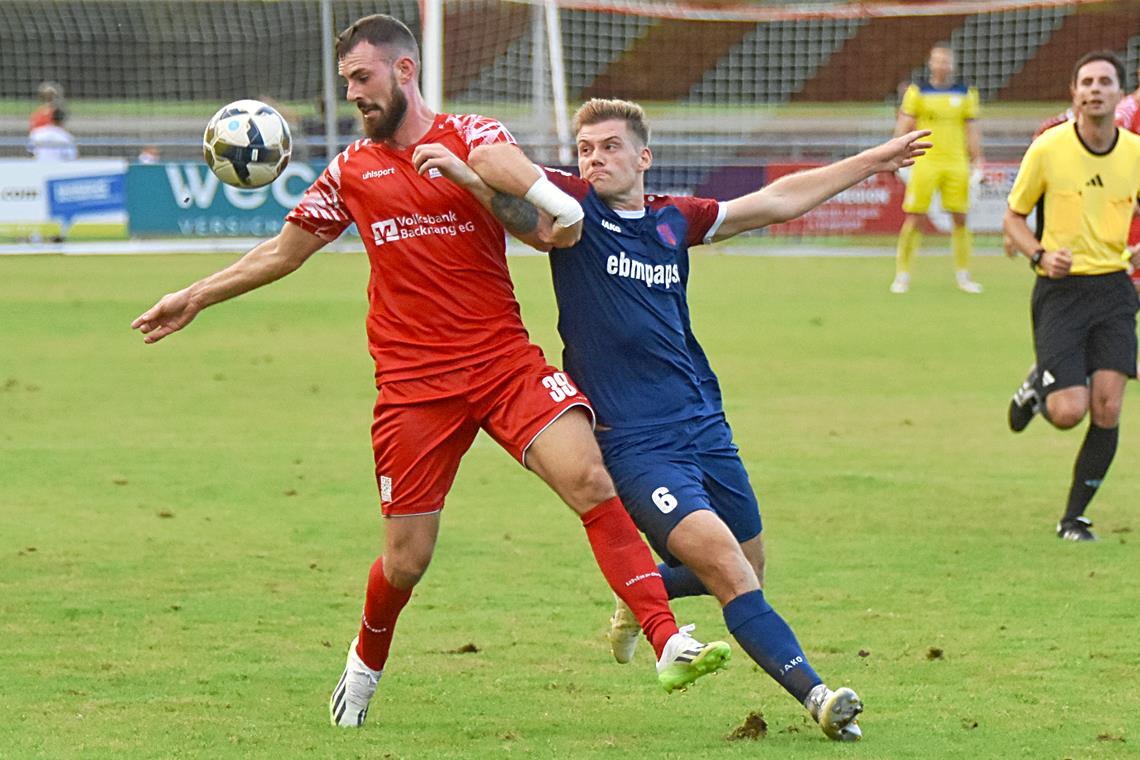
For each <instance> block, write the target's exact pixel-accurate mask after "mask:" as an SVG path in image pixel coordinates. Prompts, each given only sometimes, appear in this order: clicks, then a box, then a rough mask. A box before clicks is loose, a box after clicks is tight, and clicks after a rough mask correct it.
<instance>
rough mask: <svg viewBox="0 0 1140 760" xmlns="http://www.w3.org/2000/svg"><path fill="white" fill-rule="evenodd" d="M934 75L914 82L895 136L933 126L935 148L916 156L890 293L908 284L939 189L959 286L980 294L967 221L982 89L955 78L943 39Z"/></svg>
mask: <svg viewBox="0 0 1140 760" xmlns="http://www.w3.org/2000/svg"><path fill="white" fill-rule="evenodd" d="M927 66H928V68H929V71H930V78H929V79H924V80H918V81H916V82H914V83H912V84H911V85H910V86H909V87H908V88H907V89H906V93H905V94H904V95H903V100H902V105H901V106H900V107H899V115H898V121H897V122H896V124H895V135H896V136H897V135H902V134H906V133H907V132H909V131H911V130H912V129H929V130H930V132H931V135H930V138H929V140H930V142H932V143H934V147H933V148H931V149H930V150H928V151H927V152H926V155H925V156H923V157H922V158H920V159H918V160H917V161H915V164H914V168H913V169H912V170H911V172H910V177H909V180H908V181H907V186H906V196H905V197H904V199H903V211H904V212H905V213H906V219H905V220H904V221H903V226H902V230H900V231H899V242H898V254H897V257H896V264H895V279H894V282H892V283H891V292H892V293H906V292H907V291H908V290H909V289H910V277H911V268H912V266H913V263H914V257H915V255H916V254H917V252H918V247H919V243H920V242H921V239H922V232H921V230H920V229H919V223H920V222H921V220H922V217H923V216H925V215H926V212H927V211H928V210H929V209H930V201H931V198H932V197H933V196H934V191H935V190H937V191H938V192H939V194H940V195H941V198H942V207H943V208H944V209H946V211H948V212H950V216H951V218H952V219H953V222H954V228H953V231H952V232H951V233H950V246H951V249H952V250H953V252H954V268H955V270H956V273H955V274H956V278H957V283H958V288H959V289H961V290H963V291H965V292H966V293H981V292H982V286H981V285H979V284H978V283H976V282H974V281H973V280H972V279H970V271H969V267H970V253H971V249H972V247H973V241H972V239H971V236H970V230H969V228H968V227H967V226H966V212H967V211H969V209H970V178H971V174H972V171H973V169H977V168H978V167H980V166H981V163H982V161H983V158H982V137H981V133H980V132H979V130H978V127H977V122H976V119H977V118H978V91H977V90H976V89H974V88H973V87H968V86H967V85H966V84H964V83H962V82H957V81H955V79H954V52H953V51H952V50H951V49H950V46H949V45H947V44H945V43H939V44H937V45H935V46H934V47H933V48H932V49H931V51H930V60H929V61H928V63H927Z"/></svg>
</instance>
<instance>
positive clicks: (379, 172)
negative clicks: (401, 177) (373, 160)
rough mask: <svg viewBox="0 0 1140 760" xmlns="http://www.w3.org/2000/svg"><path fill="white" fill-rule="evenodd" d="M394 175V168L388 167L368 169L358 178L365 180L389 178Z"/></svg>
mask: <svg viewBox="0 0 1140 760" xmlns="http://www.w3.org/2000/svg"><path fill="white" fill-rule="evenodd" d="M395 173H396V167H394V166H389V167H388V168H386V169H370V170H368V171H366V172H364V174H361V175H360V178H361V179H365V180H368V179H376V178H378V177H387V176H389V175H391V174H395Z"/></svg>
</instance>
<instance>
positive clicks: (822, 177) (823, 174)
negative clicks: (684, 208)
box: [714, 130, 931, 240]
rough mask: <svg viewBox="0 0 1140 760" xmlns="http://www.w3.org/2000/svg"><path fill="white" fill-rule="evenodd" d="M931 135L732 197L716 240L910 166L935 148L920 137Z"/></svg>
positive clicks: (915, 135) (912, 136)
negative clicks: (927, 150)
mask: <svg viewBox="0 0 1140 760" xmlns="http://www.w3.org/2000/svg"><path fill="white" fill-rule="evenodd" d="M929 134H930V132H929V131H926V130H918V131H913V132H908V133H906V134H904V135H902V136H901V137H895V138H893V139H891V140H888V141H887V142H885V143H883V144H882V145H877V146H875V147H874V148H869V149H867V150H865V151H863V152H862V153H859V154H858V155H854V156H851V157H849V158H845V159H843V160H842V161H837V162H835V163H834V164H828V165H827V166H821V167H819V168H818V169H809V170H808V171H803V172H797V173H796V174H789V175H788V176H786V177H781V178H780V179H778V180H776V181H775V182H773V183H772V184H770V185H768V186H766V187H763V188H761V189H759V190H757V191H756V192H754V193H749V194H748V195H744V196H741V197H740V198H736V199H734V200H731V201H729V202H728V203H727V204H725V206H726V208H725V217H724V222H722V223H721V225H720V228H719V229H718V230H717V232H716V236H715V238H714V239H715V240H724V239H725V238H730V237H732V236H733V235H738V234H740V233H741V232H746V231H748V230H755V229H759V228H761V227H765V226H767V225H769V224H775V223H778V222H786V221H788V220H789V219H795V218H796V217H797V216H800V215H802V214H805V213H807V212H808V211H811V210H812V209H813V208H815V207H816V206H818V205H819V204H821V203H823V202H824V201H826V200H827V199H828V198H830V197H831V196H833V195H835V194H836V193H838V192H840V191H842V190H846V189H847V188H849V187H851V186H852V185H854V184H856V183H857V182H861V181H862V180H865V179H866V178H867V177H870V176H872V175H873V174H876V173H878V172H893V171H897V170H898V169H901V168H902V167H904V166H910V165H911V164H913V163H914V159H915V158H916V157H917V156H921V155H923V154H924V153H925V152H926V149H927V148H929V147H931V145H930V143H928V142H920V141H921V140H922V138H924V137H926V136H927V135H929Z"/></svg>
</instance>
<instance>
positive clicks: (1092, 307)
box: [1004, 51, 1140, 541]
mask: <svg viewBox="0 0 1140 760" xmlns="http://www.w3.org/2000/svg"><path fill="white" fill-rule="evenodd" d="M1123 82H1124V64H1122V63H1121V62H1120V59H1119V58H1117V57H1116V56H1115V55H1113V54H1112V53H1110V52H1103V51H1098V52H1093V53H1087V54H1086V55H1084V56H1082V57H1081V59H1080V60H1079V61H1077V64H1076V66H1075V67H1074V68H1073V78H1072V82H1071V84H1070V87H1071V89H1072V92H1073V108H1074V109H1075V110H1076V114H1077V118H1076V121H1075V122H1070V123H1068V124H1062V125H1061V126H1059V127H1056V128H1054V129H1050V130H1049V131H1047V132H1045V133H1044V134H1043V135H1041V136H1040V137H1038V138H1037V139H1036V140H1035V141H1034V142H1033V143H1032V144H1031V145H1030V146H1029V149H1028V150H1027V151H1026V152H1025V157H1024V158H1023V159H1022V160H1021V168H1020V169H1019V170H1018V173H1017V179H1016V180H1015V181H1014V183H1013V189H1012V190H1011V191H1010V194H1009V209H1008V210H1007V211H1006V214H1005V224H1004V227H1005V233H1006V235H1008V236H1009V238H1010V240H1011V241H1012V243H1013V246H1014V247H1015V248H1016V249H1017V250H1018V251H1019V252H1021V253H1022V254H1024V255H1025V256H1026V257H1027V258H1028V259H1029V262H1030V265H1031V266H1032V267H1033V271H1034V272H1035V273H1036V275H1037V282H1036V283H1035V285H1034V287H1033V301H1032V317H1033V344H1034V349H1035V351H1036V354H1037V363H1036V364H1035V365H1034V367H1033V368H1032V369H1031V370H1030V372H1029V377H1027V378H1026V380H1025V383H1023V384H1022V386H1021V387H1020V388H1018V390H1017V391H1016V392H1015V393H1014V394H1013V400H1012V401H1011V402H1010V405H1009V427H1010V429H1011V430H1013V431H1014V432H1015V433H1016V432H1020V431H1021V430H1024V429H1025V426H1026V425H1028V424H1029V422H1030V421H1031V420H1032V419H1033V416H1034V415H1035V414H1036V413H1037V412H1038V411H1040V412H1041V413H1042V414H1043V416H1044V417H1045V419H1047V420H1049V422H1051V423H1052V424H1053V426H1054V427H1056V428H1059V429H1061V430H1067V429H1069V428H1072V427H1076V426H1077V425H1078V424H1080V422H1081V421H1082V420H1083V419H1084V418H1085V414H1086V413H1088V412H1090V411H1091V412H1092V414H1091V416H1092V420H1091V422H1090V424H1089V429H1088V432H1087V433H1086V434H1085V440H1084V443H1083V444H1081V450H1080V452H1078V454H1077V461H1076V465H1075V466H1074V468H1073V481H1072V486H1071V487H1070V489H1069V501H1068V505H1067V506H1066V508H1065V513H1064V515H1062V517H1061V520H1060V522H1059V523H1058V524H1057V535H1058V537H1060V538H1062V539H1065V540H1068V541H1093V540H1095V539H1096V536H1095V535H1093V533H1092V531H1091V530H1090V528H1091V527H1092V522H1091V521H1090V520H1089V519H1088V518H1087V517H1085V516H1084V513H1085V508H1086V507H1087V506H1088V503H1089V501H1090V500H1092V497H1093V496H1094V495H1095V494H1096V491H1097V488H1098V487H1099V486H1100V484H1101V481H1103V480H1104V476H1105V474H1106V473H1107V472H1108V467H1109V465H1110V464H1111V463H1112V459H1113V457H1114V456H1115V455H1116V444H1117V439H1118V437H1119V425H1120V409H1121V405H1122V403H1123V401H1124V386H1125V385H1126V383H1127V382H1128V378H1130V377H1135V376H1136V311H1137V309H1138V308H1140V301H1138V300H1137V295H1136V291H1135V290H1134V289H1133V287H1132V283H1131V282H1130V280H1129V278H1128V272H1127V270H1128V265H1129V259H1131V263H1132V265H1133V266H1140V245H1136V246H1134V247H1133V248H1132V249H1129V248H1128V226H1129V223H1130V222H1131V218H1132V203H1133V199H1135V198H1136V197H1137V194H1138V193H1140V136H1137V135H1134V134H1132V133H1131V132H1128V131H1126V130H1124V129H1120V128H1118V127H1116V126H1115V125H1114V124H1113V109H1114V108H1115V107H1116V104H1117V103H1118V102H1119V101H1120V99H1121V97H1122V96H1123V95H1124V91H1123V89H1122V83H1123ZM1041 204H1043V205H1044V208H1043V209H1042V206H1041ZM1034 207H1037V214H1038V217H1037V218H1038V229H1037V232H1036V234H1034V232H1033V231H1031V230H1030V229H1029V225H1028V224H1027V223H1026V216H1028V214H1029V212H1030V211H1032V210H1033V208H1034ZM1042 220H1043V222H1044V226H1043V227H1042Z"/></svg>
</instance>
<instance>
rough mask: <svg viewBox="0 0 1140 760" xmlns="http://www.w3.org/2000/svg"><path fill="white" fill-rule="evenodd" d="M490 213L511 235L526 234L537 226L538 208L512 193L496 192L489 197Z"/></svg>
mask: <svg viewBox="0 0 1140 760" xmlns="http://www.w3.org/2000/svg"><path fill="white" fill-rule="evenodd" d="M491 213H492V214H494V215H495V218H496V219H498V220H499V221H500V222H502V224H503V226H504V227H505V228H506V229H507V232H509V233H511V234H512V235H527V234H529V233H531V232H534V230H535V228H537V227H538V209H537V208H535V207H534V206H533V205H532V204H531V203H530V201H527V200H523V199H522V198H516V197H515V196H513V195H507V194H506V193H500V192H496V193H495V195H494V196H493V197H492V198H491Z"/></svg>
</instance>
